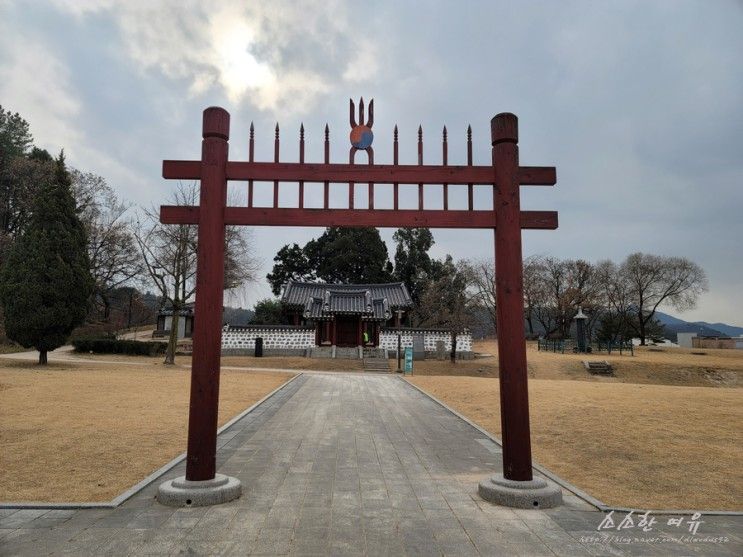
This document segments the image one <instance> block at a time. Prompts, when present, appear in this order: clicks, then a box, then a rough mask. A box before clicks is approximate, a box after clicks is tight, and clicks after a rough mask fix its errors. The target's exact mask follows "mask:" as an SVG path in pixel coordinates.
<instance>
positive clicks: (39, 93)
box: [0, 26, 80, 152]
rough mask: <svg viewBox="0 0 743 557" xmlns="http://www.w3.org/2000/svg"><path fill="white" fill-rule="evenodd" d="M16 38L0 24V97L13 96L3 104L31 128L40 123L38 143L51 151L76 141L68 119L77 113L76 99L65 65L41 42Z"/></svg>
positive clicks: (76, 133) (74, 131)
mask: <svg viewBox="0 0 743 557" xmlns="http://www.w3.org/2000/svg"><path fill="white" fill-rule="evenodd" d="M20 39H21V37H19V36H18V35H17V34H16V33H14V32H13V31H12V30H11V29H9V28H8V27H6V26H3V27H0V50H2V52H4V53H5V56H6V57H5V59H4V60H3V61H2V63H0V97H1V98H3V99H12V100H13V105H12V106H9V107H7V108H9V109H11V110H13V111H14V112H19V113H20V114H22V115H23V117H24V118H25V119H26V120H27V121H28V122H29V123H30V124H31V130H32V132H33V130H35V129H36V130H38V129H40V128H42V127H43V130H44V134H43V139H42V141H41V145H43V146H44V147H47V148H49V149H50V150H51V151H52V152H54V151H56V150H58V149H59V147H60V146H62V145H71V144H73V143H76V142H77V141H78V140H79V134H78V132H77V131H76V129H75V128H74V127H72V126H70V122H71V121H72V120H74V118H75V117H76V116H77V115H78V114H79V113H80V103H79V102H78V100H77V97H76V95H75V93H74V91H72V88H71V86H70V73H69V70H68V69H67V66H65V65H64V64H63V63H62V62H61V61H60V60H59V59H57V58H56V57H55V56H54V53H53V52H51V51H50V50H49V49H48V48H46V47H45V46H44V45H43V44H41V43H39V42H35V41H21V40H20ZM39 84H43V86H41V87H40V86H39Z"/></svg>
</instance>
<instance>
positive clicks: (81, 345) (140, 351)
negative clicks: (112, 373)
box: [72, 338, 167, 356]
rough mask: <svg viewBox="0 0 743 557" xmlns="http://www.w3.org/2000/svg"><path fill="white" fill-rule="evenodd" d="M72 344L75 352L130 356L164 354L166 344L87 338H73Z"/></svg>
mask: <svg viewBox="0 0 743 557" xmlns="http://www.w3.org/2000/svg"><path fill="white" fill-rule="evenodd" d="M72 346H74V347H75V352H88V353H90V352H93V353H94V354H128V355H130V356H159V355H161V354H165V348H166V346H167V345H166V344H165V343H162V342H141V341H138V340H116V339H110V338H88V339H76V340H73V341H72Z"/></svg>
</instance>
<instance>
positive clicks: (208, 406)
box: [158, 107, 242, 506]
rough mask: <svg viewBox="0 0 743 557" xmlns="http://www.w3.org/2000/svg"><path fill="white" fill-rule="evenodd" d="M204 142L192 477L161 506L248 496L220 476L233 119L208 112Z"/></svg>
mask: <svg viewBox="0 0 743 557" xmlns="http://www.w3.org/2000/svg"><path fill="white" fill-rule="evenodd" d="M202 136H203V140H202V142H201V189H200V192H199V220H198V227H199V228H198V244H197V246H196V304H195V308H194V331H193V356H192V360H191V398H190V403H189V409H188V449H187V454H186V475H185V477H183V476H181V477H179V478H176V479H174V480H169V481H167V482H165V483H163V484H162V485H161V486H160V489H159V490H158V500H159V501H160V502H161V503H164V504H167V505H176V506H182V505H186V506H190V505H213V504H215V503H224V502H226V501H230V500H232V499H235V498H237V497H239V496H240V494H241V492H242V486H241V484H240V481H239V480H237V479H235V478H230V477H228V476H224V475H221V474H216V455H217V412H218V409H219V366H220V357H221V352H222V302H223V298H224V242H225V224H224V210H225V206H226V205H227V156H228V149H229V145H228V143H227V142H228V140H229V138H230V115H229V113H228V112H227V111H226V110H224V109H223V108H217V107H210V108H207V109H206V110H204V119H203V132H202Z"/></svg>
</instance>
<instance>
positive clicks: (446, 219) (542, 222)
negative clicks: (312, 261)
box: [160, 205, 557, 230]
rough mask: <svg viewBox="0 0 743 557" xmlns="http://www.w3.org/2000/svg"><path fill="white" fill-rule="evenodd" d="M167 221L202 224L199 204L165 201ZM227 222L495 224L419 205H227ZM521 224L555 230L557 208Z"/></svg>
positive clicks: (485, 216) (489, 218)
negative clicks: (311, 206) (292, 206)
mask: <svg viewBox="0 0 743 557" xmlns="http://www.w3.org/2000/svg"><path fill="white" fill-rule="evenodd" d="M160 222H162V223H163V224H198V223H199V208H198V207H194V206H174V205H163V206H162V207H160ZM224 223H225V224H228V225H246V226H321V227H327V226H343V227H368V226H374V227H378V228H406V227H407V228H465V227H466V228H495V227H496V222H495V213H494V212H493V211H482V210H477V211H461V210H451V211H443V210H440V209H436V210H423V211H419V210H415V209H398V210H397V211H394V210H391V209H307V208H304V209H296V208H273V207H225V210H224ZM521 228H523V229H529V230H554V229H556V228H557V212H556V211H521Z"/></svg>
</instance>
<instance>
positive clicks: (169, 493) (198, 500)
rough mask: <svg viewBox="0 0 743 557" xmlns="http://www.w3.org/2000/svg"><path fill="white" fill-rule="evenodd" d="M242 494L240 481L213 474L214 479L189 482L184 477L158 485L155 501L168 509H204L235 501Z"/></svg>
mask: <svg viewBox="0 0 743 557" xmlns="http://www.w3.org/2000/svg"><path fill="white" fill-rule="evenodd" d="M241 494H242V485H241V484H240V480H238V479H237V478H232V477H230V476H225V475H223V474H215V476H214V479H211V480H204V481H195V482H194V481H189V480H187V479H186V477H185V476H179V477H178V478H175V479H174V480H168V481H167V482H164V483H162V484H160V487H159V488H158V490H157V500H158V501H159V502H160V503H161V504H163V505H168V506H169V507H205V506H208V505H219V504H220V503H227V502H228V501H232V500H233V499H237V498H238V497H240V495H241Z"/></svg>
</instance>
